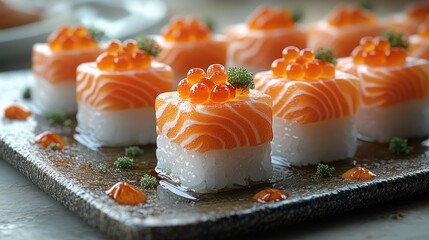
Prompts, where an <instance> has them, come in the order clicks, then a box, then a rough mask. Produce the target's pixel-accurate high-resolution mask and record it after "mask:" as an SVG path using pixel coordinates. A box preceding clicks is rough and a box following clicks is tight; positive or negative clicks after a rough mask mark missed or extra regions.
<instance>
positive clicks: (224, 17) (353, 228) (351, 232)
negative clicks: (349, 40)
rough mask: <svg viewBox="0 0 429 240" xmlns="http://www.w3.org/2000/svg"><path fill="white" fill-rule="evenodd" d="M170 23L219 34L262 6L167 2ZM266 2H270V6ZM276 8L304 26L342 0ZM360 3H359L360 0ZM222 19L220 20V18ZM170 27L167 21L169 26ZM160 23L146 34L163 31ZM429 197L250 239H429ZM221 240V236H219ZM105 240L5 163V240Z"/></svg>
mask: <svg viewBox="0 0 429 240" xmlns="http://www.w3.org/2000/svg"><path fill="white" fill-rule="evenodd" d="M165 2H166V3H167V4H168V7H169V13H168V16H167V18H169V17H171V16H173V15H176V14H181V15H183V14H186V13H196V15H199V16H207V17H210V18H212V19H216V25H217V29H218V31H221V30H222V29H223V28H224V27H225V26H227V25H228V24H232V23H236V22H239V21H241V20H243V19H244V18H245V17H246V15H247V14H248V13H249V12H251V11H252V10H253V9H254V8H255V7H256V6H257V5H259V4H261V3H262V1H255V0H248V1H243V0H239V1H226V0H217V1H214V0H211V1H209V0H205V1H197V0H186V1H175V0H168V1H165ZM265 2H266V1H265ZM269 2H272V3H275V4H277V5H291V6H292V7H294V8H296V7H298V6H299V7H300V8H301V9H303V10H304V12H306V14H307V16H308V17H307V18H306V20H305V21H304V23H308V22H311V21H312V20H314V19H320V18H321V17H323V16H324V15H325V14H326V13H327V12H328V11H329V9H331V8H332V7H333V6H335V4H336V3H338V2H340V1H334V0H329V1H323V4H322V3H317V2H318V1H305V3H302V2H303V1H301V3H300V2H298V1H296V2H293V1H291V2H290V4H289V3H285V2H281V1H269ZM355 2H356V1H355ZM406 2H407V1H389V2H388V3H387V1H377V4H376V9H377V10H379V12H381V14H386V13H390V12H394V11H397V10H399V9H400V8H401V7H402V6H403V5H405V3H406ZM219 16H221V17H219ZM164 23H165V22H164ZM164 23H161V24H159V25H157V26H155V27H153V28H151V29H149V30H148V31H147V33H156V32H159V29H160V26H162V24H164ZM29 64H30V62H28V61H25V60H21V61H19V62H16V63H9V64H8V65H5V64H2V65H3V66H0V69H1V70H0V71H7V70H11V69H16V68H21V67H28V66H29ZM428 226H429V194H426V195H422V196H416V197H413V198H409V199H404V200H400V201H395V202H390V203H386V204H382V205H378V206H374V207H372V208H367V209H362V210H359V211H354V212H350V213H345V214H343V215H338V216H332V217H330V218H324V219H319V220H317V221H313V222H308V223H303V224H300V225H297V226H289V227H284V228H282V229H277V230H275V231H271V232H263V233H258V234H252V235H251V236H245V237H246V238H247V239H261V238H263V239H285V238H292V239H314V238H317V239H345V238H347V239H428V238H429V231H427V228H428ZM220 237H221V236H220ZM59 238H60V239H106V238H107V236H106V235H104V234H102V233H100V232H99V231H98V230H97V229H95V228H92V227H90V226H89V225H87V224H86V223H85V222H84V221H82V220H81V219H80V218H79V217H77V216H76V215H74V214H73V213H71V212H69V211H68V210H67V209H66V208H64V207H63V206H62V205H61V204H59V203H57V202H56V201H54V200H53V199H52V198H51V197H50V196H49V195H47V194H46V193H44V192H42V191H41V190H40V189H39V188H37V187H36V186H35V185H33V184H32V183H31V182H30V181H29V180H27V179H26V178H25V177H24V176H23V175H22V174H21V173H19V172H18V171H17V170H16V169H14V168H13V167H12V166H11V165H9V164H8V163H6V162H5V161H4V160H1V159H0V239H2V240H8V239H14V240H15V239H46V240H50V239H59Z"/></svg>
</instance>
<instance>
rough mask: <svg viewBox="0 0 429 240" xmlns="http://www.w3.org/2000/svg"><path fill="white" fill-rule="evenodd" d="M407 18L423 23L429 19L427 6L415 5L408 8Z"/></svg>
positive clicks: (425, 4)
mask: <svg viewBox="0 0 429 240" xmlns="http://www.w3.org/2000/svg"><path fill="white" fill-rule="evenodd" d="M407 16H408V17H410V18H414V19H416V20H418V21H425V20H427V19H428V18H429V4H427V3H421V4H415V5H413V6H411V7H409V8H408V10H407Z"/></svg>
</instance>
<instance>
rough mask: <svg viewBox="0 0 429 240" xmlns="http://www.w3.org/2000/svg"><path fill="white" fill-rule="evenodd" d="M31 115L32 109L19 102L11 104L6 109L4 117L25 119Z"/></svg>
mask: <svg viewBox="0 0 429 240" xmlns="http://www.w3.org/2000/svg"><path fill="white" fill-rule="evenodd" d="M29 116H31V112H30V110H28V109H27V108H25V107H23V106H21V105H18V104H10V105H8V106H7V107H6V108H5V109H4V117H5V118H8V119H14V120H25V119H27V118H28V117H29Z"/></svg>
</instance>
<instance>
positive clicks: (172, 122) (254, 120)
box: [155, 90, 273, 153]
mask: <svg viewBox="0 0 429 240" xmlns="http://www.w3.org/2000/svg"><path fill="white" fill-rule="evenodd" d="M155 111H156V119H157V131H158V134H159V135H165V136H167V138H168V139H169V140H170V141H171V142H173V143H176V144H178V145H179V146H182V147H183V148H185V149H187V150H189V151H195V152H199V153H203V152H207V151H210V150H220V149H233V148H236V147H244V146H257V145H260V144H263V143H267V142H269V141H271V140H272V138H273V134H272V128H271V123H272V110H271V98H270V97H269V96H268V95H266V94H263V93H260V92H258V91H254V90H251V92H250V94H249V95H248V96H247V97H242V98H237V99H236V100H233V101H230V102H226V103H223V104H216V103H209V104H193V103H191V102H189V101H188V100H186V99H183V98H181V97H180V96H179V94H178V93H177V92H168V93H163V94H161V95H159V96H158V97H157V99H156V103H155Z"/></svg>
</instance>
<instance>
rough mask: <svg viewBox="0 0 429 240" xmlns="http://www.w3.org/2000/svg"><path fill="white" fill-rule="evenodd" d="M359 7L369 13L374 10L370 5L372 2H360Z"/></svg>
mask: <svg viewBox="0 0 429 240" xmlns="http://www.w3.org/2000/svg"><path fill="white" fill-rule="evenodd" d="M360 7H361V8H363V9H366V10H369V11H373V10H374V4H372V2H371V1H369V0H361V1H360Z"/></svg>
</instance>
